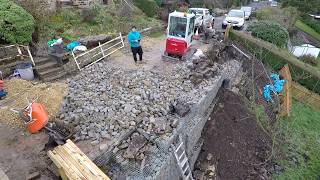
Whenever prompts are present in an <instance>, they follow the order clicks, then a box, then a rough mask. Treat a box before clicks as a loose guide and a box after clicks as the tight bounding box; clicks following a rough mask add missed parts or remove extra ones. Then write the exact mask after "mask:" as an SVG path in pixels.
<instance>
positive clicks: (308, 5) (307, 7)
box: [281, 0, 320, 13]
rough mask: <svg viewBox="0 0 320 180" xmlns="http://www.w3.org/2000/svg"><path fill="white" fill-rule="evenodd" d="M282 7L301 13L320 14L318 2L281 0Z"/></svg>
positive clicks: (314, 0)
mask: <svg viewBox="0 0 320 180" xmlns="http://www.w3.org/2000/svg"><path fill="white" fill-rule="evenodd" d="M281 2H282V6H283V7H289V6H293V7H296V8H298V10H299V11H301V12H302V13H314V12H320V3H319V0H282V1H281Z"/></svg>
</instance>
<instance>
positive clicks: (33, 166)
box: [0, 123, 58, 180]
mask: <svg viewBox="0 0 320 180" xmlns="http://www.w3.org/2000/svg"><path fill="white" fill-rule="evenodd" d="M0 137H1V138H0V147H1V148H0V169H2V171H3V172H4V173H5V174H6V175H7V176H8V178H9V179H10V180H25V179H26V177H27V176H28V175H29V174H31V173H39V174H40V178H38V179H41V180H54V179H58V178H57V177H56V176H55V175H54V174H53V173H52V172H51V171H49V169H48V167H49V166H48V164H49V165H50V164H52V162H50V160H49V158H48V157H47V156H46V151H44V148H45V144H46V143H47V142H48V136H47V135H46V134H45V133H38V134H34V135H30V134H28V133H27V132H26V131H25V130H24V129H21V128H12V127H9V126H8V125H5V124H3V123H0ZM0 179H2V177H0Z"/></svg>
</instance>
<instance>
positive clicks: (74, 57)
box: [71, 51, 81, 71]
mask: <svg viewBox="0 0 320 180" xmlns="http://www.w3.org/2000/svg"><path fill="white" fill-rule="evenodd" d="M71 53H72V56H73V59H74V61H75V62H76V65H77V67H78V69H79V71H81V68H80V66H79V63H78V61H77V58H76V56H75V55H74V53H73V51H71Z"/></svg>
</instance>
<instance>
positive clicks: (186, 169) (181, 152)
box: [172, 139, 193, 180]
mask: <svg viewBox="0 0 320 180" xmlns="http://www.w3.org/2000/svg"><path fill="white" fill-rule="evenodd" d="M179 141H180V142H179V143H178V144H179V145H178V146H177V148H176V147H175V146H174V145H172V146H173V149H174V151H173V153H174V156H175V157H176V160H177V163H178V165H179V168H180V170H181V174H182V178H183V180H193V177H192V172H191V168H190V166H189V162H188V157H187V155H186V151H185V149H184V145H183V142H182V140H181V139H180V140H179Z"/></svg>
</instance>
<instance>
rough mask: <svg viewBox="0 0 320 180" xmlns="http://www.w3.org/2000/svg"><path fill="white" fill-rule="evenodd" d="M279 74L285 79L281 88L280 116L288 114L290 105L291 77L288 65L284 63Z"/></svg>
mask: <svg viewBox="0 0 320 180" xmlns="http://www.w3.org/2000/svg"><path fill="white" fill-rule="evenodd" d="M279 74H280V75H281V76H282V77H283V78H284V79H285V80H286V82H285V84H284V88H283V92H282V93H281V95H282V98H281V99H282V101H283V103H282V104H281V112H280V116H290V109H291V106H292V97H291V92H290V90H291V83H292V77H291V73H290V69H289V65H288V64H286V65H285V66H284V67H283V68H282V69H281V70H280V71H279Z"/></svg>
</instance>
